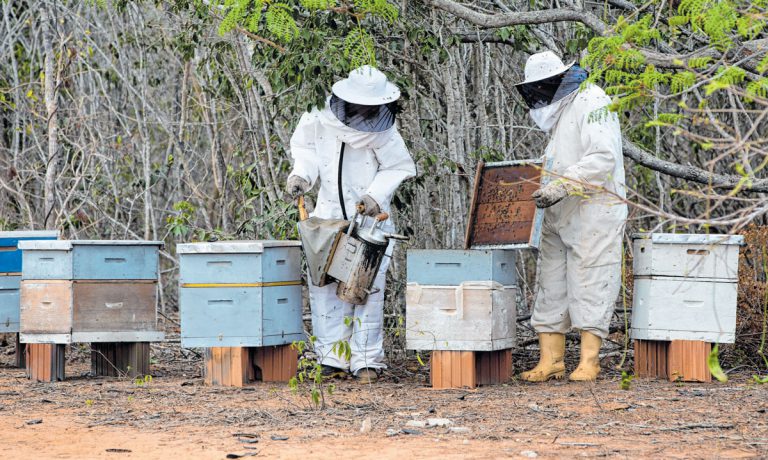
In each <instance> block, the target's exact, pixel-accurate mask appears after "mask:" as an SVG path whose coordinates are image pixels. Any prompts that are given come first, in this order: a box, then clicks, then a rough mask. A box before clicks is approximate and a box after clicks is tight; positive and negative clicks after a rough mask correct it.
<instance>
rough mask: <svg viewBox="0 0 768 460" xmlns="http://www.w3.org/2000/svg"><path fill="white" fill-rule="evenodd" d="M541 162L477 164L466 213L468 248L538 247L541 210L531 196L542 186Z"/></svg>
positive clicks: (542, 211)
mask: <svg viewBox="0 0 768 460" xmlns="http://www.w3.org/2000/svg"><path fill="white" fill-rule="evenodd" d="M542 164H543V163H542V161H540V160H522V161H505V162H498V163H483V162H480V164H478V166H477V173H476V175H475V189H474V193H473V195H472V205H471V208H470V212H469V223H468V225H467V235H466V243H465V247H466V248H467V249H469V248H472V249H498V248H500V249H523V248H538V246H539V241H540V239H541V225H542V222H543V219H544V210H542V209H539V208H537V207H536V204H535V202H534V201H533V198H532V196H531V195H532V194H533V192H535V191H536V190H538V189H539V187H540V186H541V185H543V184H544V183H545V182H546V180H547V176H546V175H544V174H542V169H543V168H542Z"/></svg>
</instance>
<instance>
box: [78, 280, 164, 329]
mask: <svg viewBox="0 0 768 460" xmlns="http://www.w3.org/2000/svg"><path fill="white" fill-rule="evenodd" d="M73 301H74V311H73V326H72V327H73V329H74V330H75V331H78V332H81V331H82V332H102V331H154V330H156V329H157V314H156V313H155V311H156V308H155V306H156V303H157V282H156V281H146V282H102V281H75V282H74V287H73Z"/></svg>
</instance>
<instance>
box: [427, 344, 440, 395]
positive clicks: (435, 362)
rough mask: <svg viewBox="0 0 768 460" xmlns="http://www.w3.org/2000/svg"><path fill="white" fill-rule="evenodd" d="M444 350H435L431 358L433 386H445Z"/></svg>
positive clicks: (430, 370)
mask: <svg viewBox="0 0 768 460" xmlns="http://www.w3.org/2000/svg"><path fill="white" fill-rule="evenodd" d="M442 357H443V352H442V351H437V350H436V351H433V352H432V353H431V356H430V358H429V379H430V383H431V384H432V388H443V362H442Z"/></svg>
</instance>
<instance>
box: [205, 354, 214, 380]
mask: <svg viewBox="0 0 768 460" xmlns="http://www.w3.org/2000/svg"><path fill="white" fill-rule="evenodd" d="M203 355H204V360H205V363H204V364H203V382H204V383H205V384H206V385H213V349H212V348H210V347H209V348H206V349H205V350H204V351H203Z"/></svg>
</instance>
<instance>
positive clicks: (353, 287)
mask: <svg viewBox="0 0 768 460" xmlns="http://www.w3.org/2000/svg"><path fill="white" fill-rule="evenodd" d="M387 218H389V216H388V215H387V214H386V213H381V214H379V215H378V216H376V217H374V218H371V217H368V216H364V215H360V213H359V212H358V213H357V214H355V217H354V218H353V219H352V221H351V222H350V225H349V229H348V230H347V231H346V233H343V234H341V237H340V239H339V241H338V244H337V246H336V250H335V251H334V253H333V255H332V260H331V262H330V266H329V267H328V275H329V276H330V277H332V278H334V279H335V280H337V281H338V282H339V286H338V287H337V288H336V295H337V296H338V298H339V299H341V300H343V301H345V302H349V303H351V304H354V305H363V304H365V303H366V302H367V301H368V296H369V295H371V294H373V293H375V292H378V289H374V287H373V283H374V281H375V280H376V275H377V274H378V273H379V267H381V262H382V260H384V256H385V253H386V251H387V246H389V240H392V239H396V240H407V239H408V237H407V236H403V235H397V234H394V233H387V232H384V231H383V230H382V229H381V226H382V225H383V223H384V221H385V220H387Z"/></svg>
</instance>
